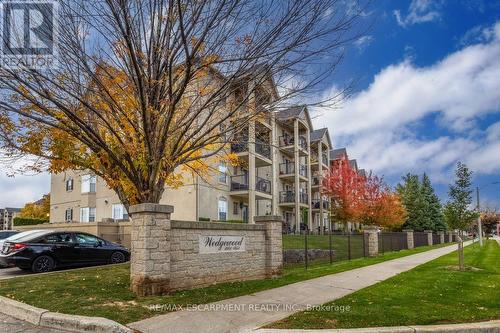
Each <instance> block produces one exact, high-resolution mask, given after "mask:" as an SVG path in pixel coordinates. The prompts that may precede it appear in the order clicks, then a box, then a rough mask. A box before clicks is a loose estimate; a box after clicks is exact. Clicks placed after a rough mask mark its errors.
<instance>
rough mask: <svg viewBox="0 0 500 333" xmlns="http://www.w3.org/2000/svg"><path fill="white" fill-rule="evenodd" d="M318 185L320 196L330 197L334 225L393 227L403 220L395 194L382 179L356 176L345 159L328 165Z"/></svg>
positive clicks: (400, 207)
mask: <svg viewBox="0 0 500 333" xmlns="http://www.w3.org/2000/svg"><path fill="white" fill-rule="evenodd" d="M322 186H323V193H325V194H326V195H328V196H330V197H331V198H332V204H331V214H332V218H333V219H334V220H335V221H337V222H340V223H343V224H345V223H346V222H360V223H362V224H365V225H378V226H383V227H387V228H394V227H396V226H399V225H401V224H403V223H404V221H405V218H406V210H405V208H404V207H403V205H402V203H401V200H400V198H399V195H398V194H396V193H395V192H393V191H391V189H390V188H389V187H388V186H387V185H386V184H385V183H384V181H383V179H382V178H380V177H377V176H375V175H372V174H370V175H368V176H362V175H359V174H358V173H357V172H356V170H354V169H353V168H351V166H350V164H349V160H348V159H347V158H346V157H345V156H344V157H342V158H340V159H339V160H336V161H334V162H333V163H332V167H331V169H330V171H329V173H328V174H327V175H326V176H325V177H324V178H323V184H322Z"/></svg>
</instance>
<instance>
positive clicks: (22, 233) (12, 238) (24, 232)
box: [0, 230, 47, 268]
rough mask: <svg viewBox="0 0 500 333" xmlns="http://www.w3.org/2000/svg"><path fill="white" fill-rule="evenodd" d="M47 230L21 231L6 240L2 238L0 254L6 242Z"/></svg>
mask: <svg viewBox="0 0 500 333" xmlns="http://www.w3.org/2000/svg"><path fill="white" fill-rule="evenodd" d="M46 231H47V230H28V231H23V232H17V233H15V234H13V235H12V236H9V237H7V238H4V239H0V252H2V250H3V245H4V244H5V242H7V241H15V240H17V239H20V238H22V237H24V236H29V235H32V234H36V233H41V232H46ZM1 267H2V266H0V268H1Z"/></svg>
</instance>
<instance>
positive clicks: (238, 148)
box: [231, 141, 271, 159]
mask: <svg viewBox="0 0 500 333" xmlns="http://www.w3.org/2000/svg"><path fill="white" fill-rule="evenodd" d="M247 151H248V142H244V141H241V142H236V143H232V144H231V152H232V153H245V152H247ZM255 152H256V153H257V154H259V155H261V156H264V157H266V158H269V159H270V158H271V146H270V145H269V144H267V143H265V142H261V141H257V142H256V143H255Z"/></svg>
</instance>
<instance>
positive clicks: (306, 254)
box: [304, 229, 309, 269]
mask: <svg viewBox="0 0 500 333" xmlns="http://www.w3.org/2000/svg"><path fill="white" fill-rule="evenodd" d="M307 233H308V230H307V229H305V230H304V255H305V256H304V263H305V265H306V269H307V267H308V265H309V258H308V257H309V256H308V252H309V251H308V249H307Z"/></svg>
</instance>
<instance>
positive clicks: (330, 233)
mask: <svg viewBox="0 0 500 333" xmlns="http://www.w3.org/2000/svg"><path fill="white" fill-rule="evenodd" d="M328 249H329V250H330V253H329V254H330V264H331V263H333V246H332V228H330V230H329V233H328Z"/></svg>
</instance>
